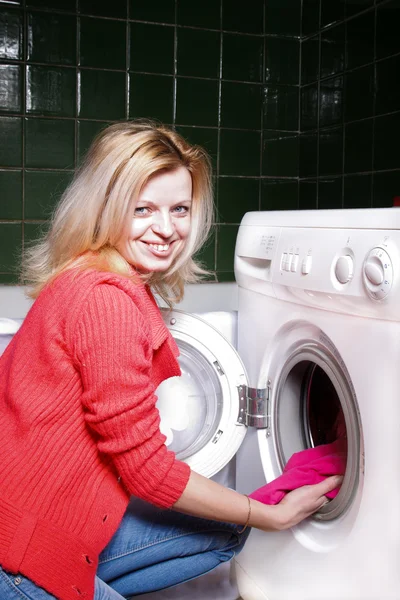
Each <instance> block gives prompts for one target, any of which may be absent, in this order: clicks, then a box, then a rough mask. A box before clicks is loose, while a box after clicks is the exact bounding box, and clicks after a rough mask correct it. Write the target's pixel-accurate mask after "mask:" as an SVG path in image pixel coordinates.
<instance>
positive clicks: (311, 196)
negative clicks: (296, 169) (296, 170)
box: [299, 179, 318, 210]
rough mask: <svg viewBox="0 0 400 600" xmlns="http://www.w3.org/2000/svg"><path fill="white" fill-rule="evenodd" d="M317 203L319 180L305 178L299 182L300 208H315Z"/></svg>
mask: <svg viewBox="0 0 400 600" xmlns="http://www.w3.org/2000/svg"><path fill="white" fill-rule="evenodd" d="M317 207H318V205H317V182H316V181H313V180H312V179H310V180H307V179H303V180H301V181H300V182H299V210H314V209H316V208H317Z"/></svg>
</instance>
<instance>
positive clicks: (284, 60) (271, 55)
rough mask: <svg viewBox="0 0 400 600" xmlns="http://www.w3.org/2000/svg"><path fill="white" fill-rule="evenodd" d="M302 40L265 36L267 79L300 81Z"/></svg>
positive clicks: (290, 81)
mask: <svg viewBox="0 0 400 600" xmlns="http://www.w3.org/2000/svg"><path fill="white" fill-rule="evenodd" d="M299 65H300V42H299V40H296V39H291V38H275V37H268V36H267V37H266V38H265V81H266V82H267V83H289V84H298V83H299Z"/></svg>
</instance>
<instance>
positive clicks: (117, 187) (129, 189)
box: [23, 120, 213, 305]
mask: <svg viewBox="0 0 400 600" xmlns="http://www.w3.org/2000/svg"><path fill="white" fill-rule="evenodd" d="M182 166H183V167H185V168H186V169H187V170H188V171H189V173H190V174H191V177H192V186H193V195H192V208H191V230H190V234H189V236H188V239H187V241H186V244H185V246H184V249H183V251H182V253H181V254H180V255H179V256H178V257H177V259H176V260H175V262H174V263H173V264H172V265H171V267H170V268H169V269H168V270H167V271H165V272H163V273H150V274H148V275H140V277H141V279H143V280H144V281H145V282H146V283H148V284H149V285H151V286H152V287H153V288H154V289H155V291H156V292H157V293H159V294H160V295H161V296H162V297H163V298H164V300H165V301H166V302H167V303H168V304H170V305H171V304H172V303H173V302H177V301H179V300H180V299H181V298H182V297H183V289H184V285H185V283H193V282H195V281H198V280H199V278H200V276H201V275H204V274H206V273H207V271H205V270H204V269H203V268H202V267H201V265H200V264H199V263H197V262H196V261H194V260H193V258H192V257H193V254H195V253H196V252H197V250H199V248H200V247H201V246H202V245H203V244H204V242H205V240H206V239H207V236H208V234H209V231H210V227H211V224H212V217H213V200H212V183H211V166H210V160H209V158H208V156H207V154H206V152H205V151H204V150H203V149H202V148H200V147H199V146H193V145H190V144H189V143H188V142H187V141H186V140H184V138H182V137H181V136H180V135H179V134H177V133H176V132H174V131H172V130H170V129H168V128H167V127H165V126H163V125H160V124H156V123H154V122H152V121H143V120H140V121H130V122H124V123H116V124H114V125H111V126H109V127H107V128H106V129H105V130H103V131H102V132H101V133H100V134H99V135H98V136H97V137H96V138H95V140H94V142H93V143H92V146H91V147H90V149H89V151H88V153H87V155H86V158H85V160H84V162H83V164H82V166H81V167H80V168H79V169H78V170H77V172H76V174H75V177H74V179H73V181H72V182H71V184H70V185H69V186H68V188H67V189H66V190H65V192H64V194H63V196H62V198H61V201H60V203H59V205H58V207H57V209H56V211H55V213H54V215H53V218H52V220H51V222H50V228H49V231H48V233H47V234H45V235H44V237H43V238H42V239H41V240H40V241H39V242H38V243H36V244H35V245H34V246H33V247H31V248H30V249H28V250H27V251H26V254H25V259H24V267H23V277H24V279H25V281H26V282H27V283H28V284H30V285H31V286H32V290H31V291H30V294H29V295H30V296H31V297H32V298H36V297H37V295H38V294H39V293H40V291H41V290H42V289H43V287H44V286H45V285H46V284H47V283H48V282H49V281H50V280H51V279H52V278H54V277H56V276H57V275H59V274H60V273H61V272H62V271H64V270H66V269H70V268H74V267H80V268H83V269H84V268H97V269H99V270H104V271H112V272H115V273H120V274H122V275H125V276H128V277H132V270H131V268H130V265H129V264H128V263H127V261H126V260H125V259H124V258H123V257H122V256H121V255H120V254H119V252H118V251H117V250H116V244H117V243H118V242H119V240H120V238H121V236H122V235H123V232H124V230H125V228H126V224H127V222H129V220H130V219H132V218H133V215H134V210H135V205H136V202H137V200H138V197H139V194H140V192H141V190H142V189H143V187H144V185H145V184H146V182H147V181H148V180H149V178H150V177H152V176H153V175H155V174H156V173H159V172H161V171H166V170H168V171H169V170H175V169H177V168H179V167H182ZM136 276H137V275H136Z"/></svg>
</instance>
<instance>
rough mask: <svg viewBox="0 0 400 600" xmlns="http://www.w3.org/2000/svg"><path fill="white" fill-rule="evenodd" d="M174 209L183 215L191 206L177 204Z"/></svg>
mask: <svg viewBox="0 0 400 600" xmlns="http://www.w3.org/2000/svg"><path fill="white" fill-rule="evenodd" d="M174 211H175V212H176V213H178V214H182V215H183V214H186V213H188V212H189V208H188V207H187V206H175V208H174Z"/></svg>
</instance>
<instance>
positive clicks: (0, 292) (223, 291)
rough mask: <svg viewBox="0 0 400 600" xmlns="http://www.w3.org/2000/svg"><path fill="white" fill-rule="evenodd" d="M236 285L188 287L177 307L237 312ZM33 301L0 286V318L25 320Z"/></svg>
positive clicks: (21, 290)
mask: <svg viewBox="0 0 400 600" xmlns="http://www.w3.org/2000/svg"><path fill="white" fill-rule="evenodd" d="M237 296H238V294H237V285H236V283H200V284H192V285H188V286H187V287H186V293H185V298H184V300H183V301H182V302H181V303H180V304H178V305H177V306H176V308H179V309H180V310H185V311H187V312H207V311H214V310H229V311H232V310H237V308H238V299H237ZM31 304H32V300H30V299H29V298H27V297H26V295H25V288H24V287H22V286H11V285H0V317H8V318H23V317H25V315H26V313H27V312H28V310H29V308H30V306H31Z"/></svg>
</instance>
